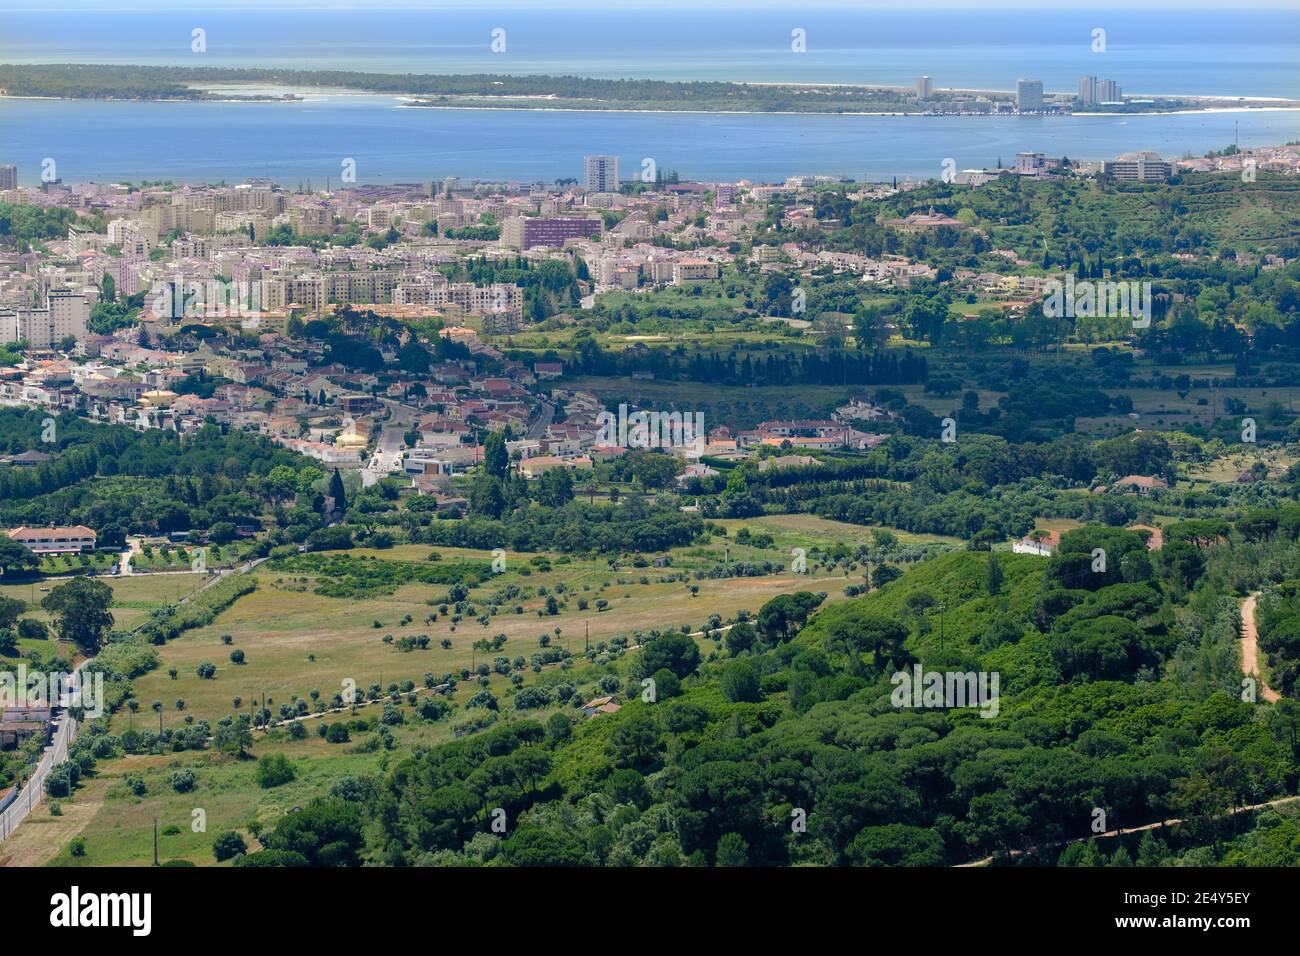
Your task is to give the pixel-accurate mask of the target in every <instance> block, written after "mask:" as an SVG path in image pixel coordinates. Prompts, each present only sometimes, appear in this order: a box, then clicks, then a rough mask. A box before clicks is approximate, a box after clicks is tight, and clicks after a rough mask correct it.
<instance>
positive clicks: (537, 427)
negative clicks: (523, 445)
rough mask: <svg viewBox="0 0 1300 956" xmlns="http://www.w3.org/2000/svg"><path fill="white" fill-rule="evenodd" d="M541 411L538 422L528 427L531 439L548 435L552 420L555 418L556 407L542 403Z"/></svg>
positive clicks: (548, 403)
mask: <svg viewBox="0 0 1300 956" xmlns="http://www.w3.org/2000/svg"><path fill="white" fill-rule="evenodd" d="M540 404H541V410H540V411H539V412H538V414H537V421H535V422H533V423H532V424H531V425H529V426H528V437H529V438H541V437H542V436H543V435H545V434H546V429H547V428H548V427H549V426H550V424H551V421H552V419H554V418H555V406H554V405H552V404H551V403H550V402H541V403H540Z"/></svg>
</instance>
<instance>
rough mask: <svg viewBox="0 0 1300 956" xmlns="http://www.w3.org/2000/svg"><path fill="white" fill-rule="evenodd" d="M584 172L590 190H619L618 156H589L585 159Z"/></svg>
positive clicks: (609, 191) (612, 191)
mask: <svg viewBox="0 0 1300 956" xmlns="http://www.w3.org/2000/svg"><path fill="white" fill-rule="evenodd" d="M583 172H584V176H583V183H584V184H585V185H586V187H587V190H588V192H593V193H616V192H618V157H617V156H587V157H585V158H584V160H583Z"/></svg>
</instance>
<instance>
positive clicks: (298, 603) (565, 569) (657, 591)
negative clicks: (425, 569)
mask: <svg viewBox="0 0 1300 956" xmlns="http://www.w3.org/2000/svg"><path fill="white" fill-rule="evenodd" d="M724 542H725V539H717V538H715V539H713V542H712V550H711V551H709V550H708V549H683V551H682V552H674V554H675V558H674V563H673V566H672V567H669V568H651V567H647V568H632V567H625V568H620V569H619V570H617V571H611V570H610V569H609V568H608V567H607V565H606V563H605V562H604V561H598V560H578V559H573V560H571V561H569V562H568V563H567V564H562V563H559V562H560V561H562V560H564V559H562V558H552V559H551V560H552V561H555V562H556V563H555V564H553V565H552V566H551V570H549V571H533V569H532V567H531V566H530V565H529V564H528V561H529V558H530V557H536V556H528V555H512V554H507V556H506V560H507V568H508V570H507V571H506V572H505V573H504V574H501V575H498V576H496V577H494V578H492V579H491V580H489V581H487V582H485V583H484V584H483V585H482V586H480V587H477V588H474V589H472V590H471V591H470V596H469V603H471V604H473V605H475V606H476V607H477V608H479V613H485V612H486V609H487V603H486V598H487V597H488V595H490V594H492V593H493V592H495V591H497V590H499V589H501V588H504V587H506V586H507V585H510V584H515V585H518V586H519V587H521V588H528V589H536V588H538V587H539V586H541V587H543V588H546V589H547V591H548V593H557V592H556V586H557V585H558V584H561V583H562V584H563V585H564V587H565V591H566V593H565V594H564V595H562V597H563V598H564V599H565V600H567V602H568V606H567V607H566V608H564V609H563V610H562V611H561V612H560V613H559V614H557V615H553V616H552V615H546V614H544V613H543V615H542V616H539V615H538V611H539V610H542V609H544V607H545V605H546V598H545V597H543V596H538V595H536V594H533V595H532V596H530V597H528V598H523V599H521V600H518V601H516V600H511V601H509V602H508V603H503V604H502V605H501V610H500V613H498V614H497V615H495V616H493V617H492V618H491V619H490V622H489V623H488V624H487V626H483V625H481V624H480V623H478V621H477V620H475V619H474V618H471V617H469V616H468V615H467V616H466V618H465V619H464V620H462V621H460V622H453V621H451V619H450V618H449V617H448V616H445V615H441V614H439V615H438V620H437V621H436V622H433V623H426V618H427V617H428V616H429V615H430V614H431V613H434V612H436V611H437V610H438V608H437V606H436V604H435V605H433V606H431V605H430V604H429V603H428V602H429V601H431V600H434V601H438V600H440V599H441V598H442V597H443V596H444V595H445V594H446V591H447V588H446V587H445V586H440V585H421V584H413V585H406V586H403V587H400V588H398V589H397V591H396V592H395V593H393V594H391V595H381V596H375V597H367V598H335V597H324V596H321V595H318V594H314V593H312V590H313V589H314V586H315V585H314V582H313V581H312V580H311V579H310V577H309V576H308V575H304V574H302V573H285V572H278V571H274V570H266V569H264V568H259V569H258V570H257V571H256V572H253V573H255V574H256V575H257V579H258V589H257V590H256V591H255V592H253V593H252V594H250V595H247V596H245V597H243V598H241V599H240V600H239V601H237V602H236V603H235V604H234V605H233V606H232V607H231V608H229V609H228V610H227V611H225V612H224V613H223V614H222V615H220V617H218V619H217V620H216V621H215V622H214V623H213V624H212V625H211V626H209V627H204V628H199V629H196V630H193V631H190V632H187V633H186V634H184V635H182V636H181V637H180V638H178V639H176V640H174V641H172V642H169V643H168V644H166V645H165V646H163V647H160V648H159V649H158V652H159V658H160V661H161V664H160V666H159V667H158V668H157V669H156V670H154V671H152V672H150V673H148V674H146V675H144V676H142V677H140V678H138V679H137V680H136V681H135V693H136V696H137V698H139V700H140V701H141V704H142V709H143V708H147V707H148V706H149V705H150V703H151V702H152V701H154V700H158V701H162V702H163V704H164V721H165V723H166V724H167V725H173V724H175V723H177V722H179V721H180V720H182V719H183V717H184V716H186V715H189V716H193V717H194V718H195V719H208V720H216V719H217V718H219V717H222V716H225V715H227V714H230V713H231V712H232V711H233V710H234V709H235V708H234V706H233V704H232V700H233V699H234V698H235V697H239V698H241V704H242V707H243V708H247V707H248V706H249V704H250V703H251V701H252V700H253V699H254V698H256V699H258V700H259V701H260V700H261V697H262V695H263V694H265V695H266V698H267V701H268V707H271V709H272V710H273V711H275V710H276V709H277V708H278V706H279V705H280V704H282V703H287V702H289V700H290V699H291V698H292V697H293V696H294V695H297V696H298V697H299V698H303V699H307V698H308V695H309V694H310V692H311V691H312V690H318V691H319V692H320V696H321V697H322V698H323V699H325V700H329V699H330V698H331V697H332V696H333V695H334V694H335V693H341V692H342V688H343V681H344V680H348V679H350V680H353V681H355V682H356V685H357V687H358V688H361V689H364V688H366V687H369V686H370V685H371V684H375V683H378V684H380V686H381V687H385V688H386V687H387V686H388V685H389V684H390V683H393V682H397V683H399V684H400V683H401V682H403V681H408V680H409V681H414V682H415V683H416V684H417V685H422V682H423V677H424V675H425V674H428V673H432V674H434V675H441V674H444V673H448V672H452V673H455V672H458V671H459V670H460V669H462V668H471V669H472V668H473V667H474V666H475V665H477V664H481V663H484V662H485V661H486V662H489V663H490V658H492V657H494V656H505V657H508V658H511V659H513V658H515V657H516V656H519V655H522V656H523V657H525V658H529V657H530V656H531V655H532V654H533V653H535V652H537V651H538V650H539V649H540V645H539V641H538V638H539V635H541V634H543V633H546V634H548V635H550V637H551V640H552V643H553V645H554V646H560V647H565V648H567V649H568V650H570V651H573V652H576V653H581V651H582V650H583V646H584V643H585V641H586V639H587V635H588V633H589V634H590V640H591V644H592V645H593V646H595V645H596V644H597V643H599V642H600V641H607V640H609V639H610V638H613V637H616V636H619V635H625V636H628V637H629V638H631V636H632V635H633V633H634V632H636V631H649V630H652V629H658V630H676V629H679V628H680V627H681V626H683V625H686V626H689V627H690V629H691V630H692V631H698V630H700V629H701V628H702V627H703V626H704V625H705V624H706V622H707V619H708V617H709V615H711V614H717V615H720V616H721V617H722V618H723V619H724V620H726V619H728V618H730V617H732V616H734V615H735V613H736V612H737V611H740V610H747V611H749V612H751V613H756V612H757V611H758V609H759V608H760V607H761V606H762V605H763V604H764V603H765V602H766V601H768V600H769V599H770V598H772V597H775V596H776V595H778V594H782V593H788V592H790V591H794V590H811V591H825V592H827V595H828V600H835V599H842V597H843V595H842V591H843V588H844V586H845V585H846V584H849V583H853V582H854V581H856V580H857V577H853V578H850V577H848V576H846V572H844V571H840V572H839V573H830V572H825V571H818V570H817V568H816V566H815V565H813V564H811V563H810V565H809V571H810V573H809V574H807V575H797V574H794V573H789V572H787V573H782V574H776V575H764V576H762V577H745V578H730V579H704V580H700V581H692V582H691V583H692V584H694V585H695V586H696V587H698V589H699V590H698V594H696V595H694V596H693V595H692V592H691V591H690V590H689V589H688V587H687V585H686V584H685V583H683V582H680V581H672V582H667V583H665V582H661V581H660V578H662V577H664V576H665V575H667V574H671V573H674V572H676V571H677V570H680V568H679V567H678V565H679V561H680V562H686V564H682V565H681V567H683V568H684V567H686V566H688V565H689V563H690V561H691V557H692V552H695V551H700V550H706V555H705V556H706V557H707V558H708V559H709V563H710V564H711V563H713V561H714V560H715V559H716V560H718V561H720V560H721V559H722V556H723V548H724V547H726V545H725V543H724ZM437 550H439V551H440V553H442V554H443V555H444V558H443V560H444V561H450V560H454V559H456V558H458V557H461V558H464V557H474V558H478V559H487V560H490V558H491V555H490V554H489V553H486V552H477V551H469V550H464V549H456V548H445V549H442V548H440V549H437ZM429 551H430V548H429V547H427V546H418V545H416V546H412V545H406V546H401V547H397V548H392V549H388V550H384V551H367V550H364V549H357V550H355V551H351V552H347V553H348V554H349V555H351V556H354V557H377V558H381V559H382V560H392V561H402V560H407V561H412V560H414V561H423V560H424V559H425V558H426V556H427V555H428V553H429ZM713 551H716V555H715V554H713V553H712V552H713ZM738 552H739V553H738ZM747 552H748V553H752V554H755V555H758V554H762V555H766V556H767V559H769V560H783V558H782V557H781V556H775V557H774V555H775V552H774V551H772V550H770V549H758V548H748V549H747V548H745V547H744V546H733V549H732V560H733V561H735V560H745V559H747V557H746V554H747ZM697 563H698V562H697ZM525 570H527V571H529V572H530V573H528V574H524V573H523V572H524V571H525ZM643 581H644V583H643ZM606 582H608V586H605V584H606ZM579 598H583V599H586V600H587V601H588V602H589V607H588V609H587V610H585V611H580V610H578V607H577V601H578V599H579ZM598 599H603V600H608V601H609V608H608V610H606V611H604V612H600V611H597V610H596V601H597V600H598ZM516 604H518V605H521V606H522V607H523V613H522V614H516V613H513V608H514V606H515V605H516ZM407 615H409V616H410V618H411V620H410V622H409V623H408V624H406V625H405V626H403V625H402V624H401V621H402V619H403V618H404V617H405V616H407ZM376 622H378V623H379V627H376V626H375V623H376ZM556 628H559V629H560V632H561V633H560V634H559V635H556V634H555V629H556ZM496 634H505V635H506V638H507V639H506V643H505V645H504V647H503V648H501V649H500V650H498V651H494V652H491V653H489V654H488V655H486V657H485V655H484V654H483V653H482V652H479V651H476V650H474V648H473V646H472V645H473V643H474V642H475V641H478V640H480V639H483V638H491V637H492V636H493V635H496ZM223 635H229V636H230V638H231V643H230V645H228V646H227V645H225V644H223V643H222V636H223ZM385 635H392V636H393V638H394V642H395V641H396V640H397V639H400V638H401V637H403V636H405V635H428V637H429V639H430V640H429V647H428V649H424V650H412V651H402V650H399V649H398V648H397V647H396V645H395V643H392V644H389V643H384V640H383V638H384V636H385ZM444 638H445V639H447V640H450V641H451V644H452V646H451V647H450V648H446V649H444V648H442V647H441V646H439V645H440V642H441V641H442V640H443V639H444ZM707 649H708V648H706V649H705V650H706V652H707ZM235 650H241V651H243V652H244V654H245V660H246V663H244V664H241V665H236V664H233V663H231V661H230V654H231V652H232V651H235ZM205 661H206V662H211V663H213V664H215V665H216V668H217V672H216V676H215V677H214V678H212V679H202V678H199V677H198V675H197V673H196V669H197V667H198V665H199V664H200V663H203V662H205ZM577 666H579V667H581V666H582V665H581V664H579V665H577ZM173 668H174V669H175V670H176V677H175V678H174V679H173V678H172V677H171V676H170V674H169V672H170V671H171V669H173ZM525 680H526V683H527V682H530V681H531V680H532V675H531V673H526V674H525ZM509 686H510V684H509V681H508V680H507V679H506V678H505V677H503V676H500V675H495V674H494V675H492V690H493V692H494V693H496V694H498V695H499V696H500V695H502V694H504V692H505V690H506V688H508V687H509ZM177 700H182V701H184V710H183V711H182V710H178V709H177V708H176V707H175V701H177ZM272 701H274V703H275V705H276V706H271V702H272ZM123 718H124V715H123V714H121V713H119V714H118V715H116V716H115V717H114V718H113V729H114V731H115V732H120V730H121V729H122V728H121V727H120V724H121V723H122V721H123ZM137 719H139V718H137Z"/></svg>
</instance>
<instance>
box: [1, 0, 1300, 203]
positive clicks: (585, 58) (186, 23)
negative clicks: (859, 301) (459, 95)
mask: <svg viewBox="0 0 1300 956" xmlns="http://www.w3.org/2000/svg"><path fill="white" fill-rule="evenodd" d="M33 3H34V0H16V2H14V0H9V2H7V3H4V2H0V62H6V63H17V62H47V63H48V62H72V63H78V62H79V63H138V64H173V65H209V66H223V67H240V66H243V67H275V66H280V67H293V68H304V69H348V70H368V71H383V72H419V73H477V72H497V73H520V74H527V73H550V74H571V75H582V76H599V77H648V78H656V79H727V80H740V81H752V82H778V81H779V82H837V83H872V84H890V85H904V84H906V85H910V84H912V83H914V82H915V79H916V77H917V76H918V75H919V74H921V73H926V74H929V75H930V76H931V77H932V78H933V81H934V84H935V86H936V87H941V88H942V87H959V88H975V89H1010V88H1012V87H1014V85H1015V81H1016V79H1017V77H1032V78H1036V79H1042V80H1043V81H1044V83H1045V85H1046V87H1047V89H1048V90H1073V89H1074V88H1075V84H1076V82H1077V79H1078V77H1079V76H1080V75H1081V74H1083V73H1091V74H1095V75H1098V76H1102V77H1105V78H1111V79H1114V80H1116V81H1117V82H1119V83H1120V85H1121V86H1122V87H1123V88H1124V91H1125V92H1126V93H1129V94H1142V93H1159V94H1179V93H1183V94H1198V95H1221V96H1251V97H1294V98H1297V99H1300V69H1297V66H1296V64H1297V63H1300V12H1263V11H1249V12H1247V11H1233V12H1226V13H1176V12H1172V11H1166V12H1161V13H1151V12H1144V13H1126V12H1121V11H1115V10H1108V11H1102V12H1099V13H1079V12H1041V13H1040V12H1027V11H992V12H983V13H976V12H971V11H960V12H958V11H936V10H930V11H915V12H899V11H892V12H881V11H878V10H874V11H866V10H843V9H835V10H830V9H817V8H803V9H797V10H794V11H793V12H791V11H788V10H787V11H777V10H771V9H757V10H743V9H739V8H731V9H726V10H720V9H709V8H707V7H698V8H680V7H646V8H642V9H637V10H606V9H598V8H592V7H588V8H584V9H581V10H574V9H569V10H537V9H533V10H521V9H501V10H491V9H474V10H424V11H419V10H409V9H408V10H392V9H373V10H367V9H348V10H321V9H298V10H285V9H249V10H239V11H231V10H225V11H220V10H205V9H196V10H190V11H188V12H184V13H174V12H170V13H169V12H160V11H159V10H157V9H150V10H134V11H132V10H116V11H105V10H76V11H71V10H62V11H61V10H58V9H48V8H45V9H39V10H37V9H30V7H31V6H32V4H33ZM58 4H59V0H50V5H51V6H57V5H58ZM16 7H29V9H25V10H24V9H15V8H16ZM196 28H198V29H202V30H203V31H205V36H206V47H207V49H206V52H204V53H194V52H192V50H191V37H192V31H193V30H195V29H196ZM497 29H500V30H504V31H505V33H504V38H505V51H504V52H501V53H493V52H492V51H491V49H490V43H491V40H492V31H493V30H497ZM796 29H798V30H802V31H803V32H804V36H805V37H806V52H803V53H795V52H793V51H792V50H791V32H792V31H793V30H796ZM1097 29H1101V30H1104V31H1105V50H1104V52H1096V51H1095V50H1094V46H1095V43H1094V39H1093V37H1094V31H1095V30H1097ZM1293 140H1300V112H1287V111H1271V110H1269V111H1258V110H1257V111H1250V112H1217V113H1195V114H1183V115H1161V116H1113V117H1100V116H1077V117H1057V118H1044V117H942V118H941V117H895V116H774V115H728V114H712V115H709V114H674V113H643V114H632V113H592V112H523V111H493V110H425V109H411V108H407V107H404V106H403V104H402V102H401V101H400V100H398V99H396V98H393V97H384V96H357V95H324V94H312V95H310V96H308V98H307V99H306V100H305V101H302V102H297V103H276V104H240V103H201V104H185V103H108V102H71V101H65V102H60V101H36V100H12V99H11V100H0V162H16V163H18V165H19V167H20V178H21V180H22V181H23V182H34V181H35V180H36V174H37V172H38V170H39V168H40V163H41V161H42V160H43V159H44V158H47V157H49V158H53V159H55V161H56V163H57V166H58V172H59V174H60V175H61V176H62V178H63V179H64V180H65V181H79V180H117V179H135V180H139V179H162V178H170V179H175V180H212V179H226V180H229V181H236V180H239V179H242V178H246V177H249V176H272V177H274V178H276V179H278V180H280V181H281V182H283V183H286V184H288V185H296V184H297V183H298V182H303V183H304V184H305V183H306V182H307V181H311V182H312V183H313V185H317V184H323V183H324V180H325V178H326V177H332V178H334V179H335V180H337V176H338V171H339V169H340V167H341V163H342V160H343V159H344V158H352V159H355V160H356V161H357V170H358V180H359V181H361V182H415V181H422V180H427V179H431V178H438V177H442V176H448V175H458V176H461V177H462V178H465V179H494V180H495V179H504V180H515V181H521V182H531V181H544V180H553V179H556V178H560V177H568V176H579V175H581V160H582V156H583V155H584V154H586V153H592V152H611V153H616V154H618V155H620V156H621V157H622V158H623V162H624V164H625V165H624V168H625V170H631V169H634V168H638V167H639V166H640V165H641V161H642V159H643V158H645V157H652V158H654V159H655V161H656V163H657V164H658V165H659V166H660V168H663V169H671V170H676V171H678V172H679V173H680V174H681V175H682V176H684V177H690V178H700V179H735V178H742V177H744V178H749V179H753V180H768V181H770V180H780V179H783V178H785V177H786V176H788V175H792V174H795V173H828V174H841V175H847V176H851V177H854V178H858V179H862V178H875V179H880V178H886V177H889V176H895V175H897V176H935V175H938V173H939V171H940V169H941V166H942V163H943V161H944V160H945V159H947V158H952V159H954V160H955V161H956V163H957V164H958V166H959V168H967V167H974V166H982V165H992V164H994V163H996V161H997V160H998V159H999V158H1001V159H1003V160H1004V161H1010V160H1011V159H1012V158H1013V157H1014V154H1015V153H1016V152H1017V151H1019V150H1027V149H1036V150H1043V151H1044V152H1047V153H1048V154H1050V155H1053V156H1061V155H1067V156H1070V157H1071V158H1085V159H1100V158H1107V157H1110V156H1113V155H1115V154H1116V153H1119V152H1125V151H1129V150H1135V149H1154V150H1157V151H1159V152H1161V153H1164V154H1166V155H1173V156H1178V155H1183V154H1187V153H1197V154H1199V153H1203V152H1204V151H1206V150H1208V149H1217V148H1222V147H1224V146H1226V145H1228V144H1230V143H1232V142H1234V141H1237V142H1240V143H1241V144H1242V145H1243V146H1245V145H1263V144H1270V143H1282V142H1288V141H1293Z"/></svg>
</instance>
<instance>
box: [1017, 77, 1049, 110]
mask: <svg viewBox="0 0 1300 956" xmlns="http://www.w3.org/2000/svg"><path fill="white" fill-rule="evenodd" d="M1042 108H1043V81H1042V80H1016V109H1017V110H1018V111H1020V112H1021V113H1033V112H1036V111H1037V110H1041V109H1042Z"/></svg>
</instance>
